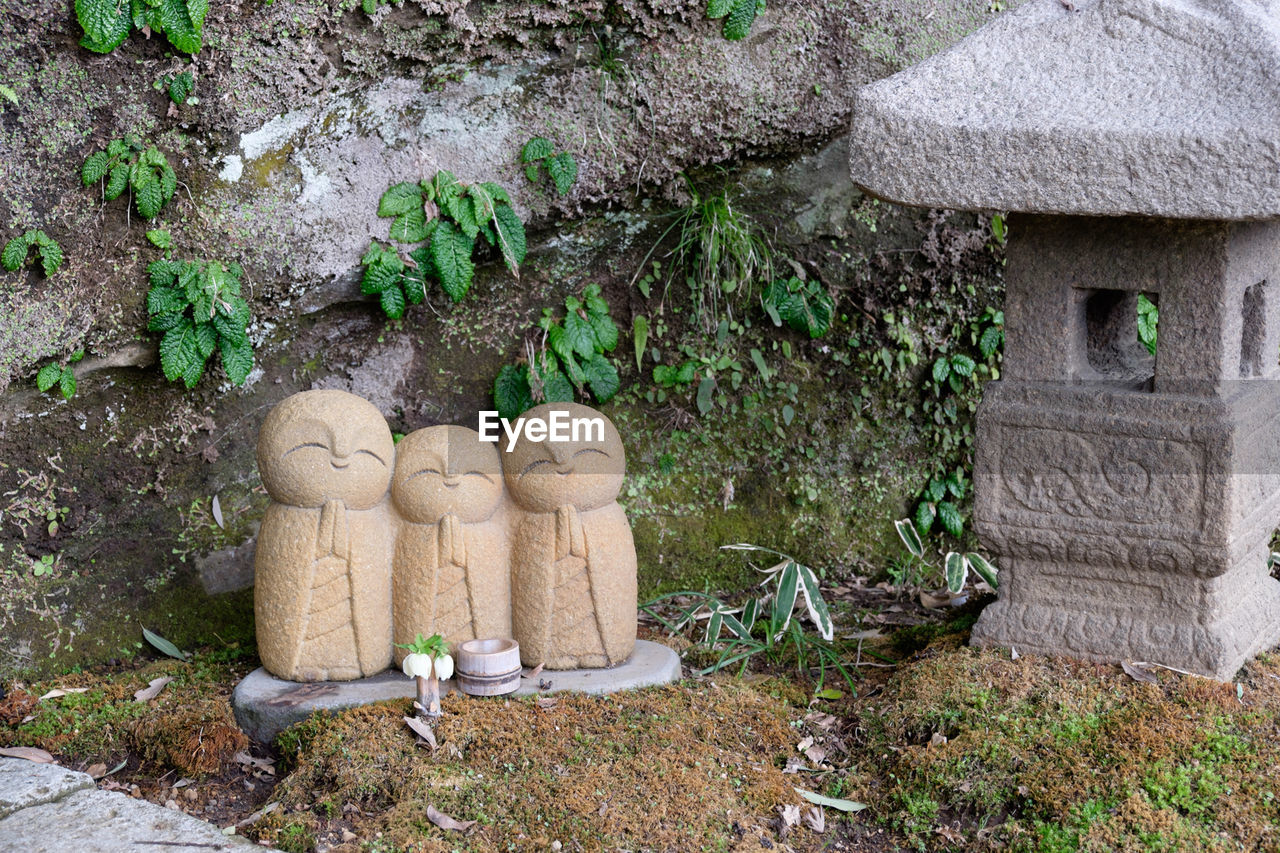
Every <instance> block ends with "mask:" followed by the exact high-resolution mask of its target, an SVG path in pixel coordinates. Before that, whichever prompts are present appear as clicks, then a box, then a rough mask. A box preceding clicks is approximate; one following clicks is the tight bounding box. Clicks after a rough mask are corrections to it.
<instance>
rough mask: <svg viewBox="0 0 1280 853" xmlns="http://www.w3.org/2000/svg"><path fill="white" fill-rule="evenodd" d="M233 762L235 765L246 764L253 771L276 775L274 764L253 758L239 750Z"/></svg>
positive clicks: (266, 760) (268, 760)
mask: <svg viewBox="0 0 1280 853" xmlns="http://www.w3.org/2000/svg"><path fill="white" fill-rule="evenodd" d="M235 760H236V763H237V764H247V765H249V766H250V767H252V768H254V769H255V770H259V771H261V772H263V773H267V774H269V775H271V776H274V775H276V763H275V762H274V761H272V760H270V759H268V758H254V757H253V756H252V755H250V754H249V753H247V752H245V751H244V750H241V751H240V752H237V753H236V754H235Z"/></svg>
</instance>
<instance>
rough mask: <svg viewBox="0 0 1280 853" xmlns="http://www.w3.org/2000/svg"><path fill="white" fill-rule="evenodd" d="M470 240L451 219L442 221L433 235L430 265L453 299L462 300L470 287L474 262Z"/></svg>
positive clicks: (472, 245)
mask: <svg viewBox="0 0 1280 853" xmlns="http://www.w3.org/2000/svg"><path fill="white" fill-rule="evenodd" d="M473 247H474V244H473V243H472V241H471V239H470V238H469V237H467V235H466V234H463V233H462V232H461V231H459V230H458V229H457V228H456V227H455V226H454V225H453V224H452V223H450V222H441V223H440V225H439V226H438V227H437V228H436V233H435V234H434V235H433V236H432V238H431V246H430V252H431V264H432V266H433V267H435V272H436V275H437V276H438V277H439V279H440V286H441V287H442V288H444V292H445V293H447V294H449V298H450V299H452V300H453V301H454V302H461V301H462V298H463V297H464V296H466V295H467V291H468V290H470V289H471V279H472V277H473V276H474V275H475V265H474V264H472V262H471V250H472V248H473Z"/></svg>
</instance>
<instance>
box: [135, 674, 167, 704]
mask: <svg viewBox="0 0 1280 853" xmlns="http://www.w3.org/2000/svg"><path fill="white" fill-rule="evenodd" d="M170 681H173V677H172V676H169V675H162V676H160V677H159V678H153V679H152V680H151V683H150V684H148V685H147V686H146V687H144V688H142V689H141V690H139V691H138V692H137V693H134V694H133V699H134V701H135V702H150V701H151V700H152V699H154V698H156V697H157V696H159V695H160V691H161V690H164V688H165V685H167V684H168V683H169V682H170Z"/></svg>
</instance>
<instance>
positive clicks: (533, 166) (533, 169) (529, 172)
mask: <svg viewBox="0 0 1280 853" xmlns="http://www.w3.org/2000/svg"><path fill="white" fill-rule="evenodd" d="M524 176H525V177H526V178H528V179H529V183H532V184H536V183H537V182H538V164H537V163H530V164H529V165H528V166H525V167H524Z"/></svg>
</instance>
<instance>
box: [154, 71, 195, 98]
mask: <svg viewBox="0 0 1280 853" xmlns="http://www.w3.org/2000/svg"><path fill="white" fill-rule="evenodd" d="M161 82H162V85H163V86H164V90H165V93H166V94H167V95H168V96H169V100H171V101H173V102H174V103H175V104H177V105H178V106H182V105H183V104H185V103H186V102H187V99H188V98H190V97H191V93H192V91H194V90H195V87H196V78H195V75H194V74H193V73H191V71H183V72H182V73H181V74H170V75H169V76H167V77H165V78H164V80H163V81H161ZM192 103H195V102H194V101H192Z"/></svg>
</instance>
